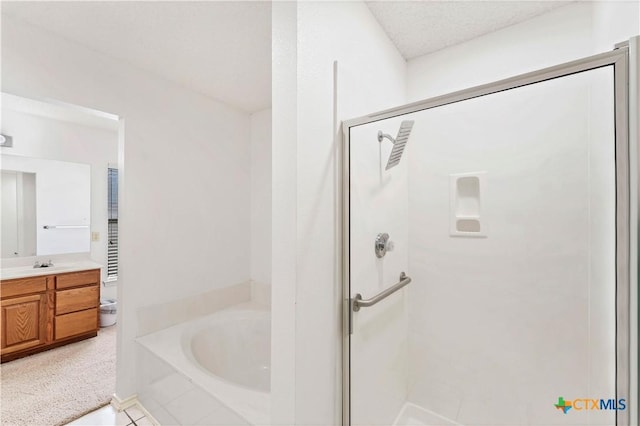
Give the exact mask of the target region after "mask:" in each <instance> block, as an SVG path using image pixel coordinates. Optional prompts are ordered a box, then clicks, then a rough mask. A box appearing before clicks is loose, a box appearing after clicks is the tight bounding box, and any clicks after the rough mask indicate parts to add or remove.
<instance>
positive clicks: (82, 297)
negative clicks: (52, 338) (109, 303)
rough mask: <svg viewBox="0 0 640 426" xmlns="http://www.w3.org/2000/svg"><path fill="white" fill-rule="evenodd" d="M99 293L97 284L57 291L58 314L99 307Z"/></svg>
mask: <svg viewBox="0 0 640 426" xmlns="http://www.w3.org/2000/svg"><path fill="white" fill-rule="evenodd" d="M98 293H99V289H98V286H97V285H93V286H89V287H80V288H72V289H70V290H58V291H56V315H61V314H68V313H69V312H76V311H82V310H84V309H88V308H95V307H97V306H98Z"/></svg>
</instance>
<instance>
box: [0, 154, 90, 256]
mask: <svg viewBox="0 0 640 426" xmlns="http://www.w3.org/2000/svg"><path fill="white" fill-rule="evenodd" d="M0 159H1V161H2V175H1V179H2V217H1V218H0V221H1V223H2V241H1V243H2V258H10V257H25V256H36V255H37V256H42V255H53V254H64V253H84V252H89V251H90V244H91V242H90V234H91V228H90V217H91V168H90V167H89V165H87V164H79V163H70V162H66V161H56V160H45V159H40V158H31V157H22V156H14V155H4V154H3V155H1V156H0Z"/></svg>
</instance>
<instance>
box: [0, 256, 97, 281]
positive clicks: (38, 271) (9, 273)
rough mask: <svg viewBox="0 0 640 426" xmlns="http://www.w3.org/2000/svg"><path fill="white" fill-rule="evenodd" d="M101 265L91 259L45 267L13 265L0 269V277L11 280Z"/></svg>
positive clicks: (87, 268)
mask: <svg viewBox="0 0 640 426" xmlns="http://www.w3.org/2000/svg"><path fill="white" fill-rule="evenodd" d="M100 268H102V265H101V264H99V263H96V262H93V261H91V260H81V261H73V262H60V263H54V265H53V266H49V267H47V268H34V267H33V266H14V267H9V268H2V269H0V279H3V280H12V279H15V278H26V277H35V276H39V275H51V274H64V273H66V272H78V271H87V270H90V269H100Z"/></svg>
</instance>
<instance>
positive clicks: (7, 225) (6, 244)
mask: <svg viewBox="0 0 640 426" xmlns="http://www.w3.org/2000/svg"><path fill="white" fill-rule="evenodd" d="M1 180H2V257H3V258H7V257H19V256H35V255H36V215H35V212H36V174H35V173H25V172H20V171H17V170H2V177H1Z"/></svg>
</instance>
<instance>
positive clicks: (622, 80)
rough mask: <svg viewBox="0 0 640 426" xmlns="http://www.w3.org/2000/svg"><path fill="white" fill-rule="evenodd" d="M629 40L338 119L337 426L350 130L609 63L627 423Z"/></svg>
mask: <svg viewBox="0 0 640 426" xmlns="http://www.w3.org/2000/svg"><path fill="white" fill-rule="evenodd" d="M628 64H629V43H627V42H624V43H620V44H618V45H616V48H615V49H614V50H612V51H610V52H606V53H602V54H598V55H594V56H589V57H587V58H583V59H579V60H575V61H571V62H567V63H564V64H560V65H556V66H552V67H549V68H544V69H541V70H538V71H533V72H529V73H526V74H522V75H519V76H515V77H511V78H507V79H504V80H499V81H496V82H493V83H489V84H485V85H481V86H476V87H472V88H469V89H465V90H461V91H457V92H453V93H450V94H446V95H442V96H437V97H434V98H430V99H426V100H422V101H418V102H413V103H410V104H406V105H403V106H400V107H397V108H392V109H388V110H384V111H380V112H376V113H373V114H369V115H366V116H363V117H358V118H354V119H350V120H346V121H343V122H342V132H343V152H342V173H343V174H342V188H341V191H342V197H341V198H342V247H341V254H342V256H341V258H342V305H343V306H342V424H343V426H348V425H351V409H350V399H351V373H350V365H351V356H350V353H351V347H350V335H351V331H352V328H351V318H352V312H351V309H352V307H351V301H350V299H351V282H350V260H351V259H350V184H351V182H350V148H351V141H350V129H351V128H352V127H356V126H361V125H364V124H369V123H374V122H376V121H380V120H385V119H388V118H393V117H398V116H402V115H405V114H410V113H414V112H418V111H424V110H427V109H431V108H437V107H439V106H444V105H449V104H453V103H456V102H461V101H465V100H469V99H473V98H477V97H481V96H486V95H490V94H494V93H498V92H502V91H506V90H511V89H516V88H519V87H524V86H528V85H531V84H536V83H541V82H544V81H547V80H552V79H556V78H562V77H566V76H570V75H573V74H577V73H581V72H586V71H590V70H594V69H597V68H603V67H607V66H613V74H614V123H615V167H616V207H615V209H616V215H615V217H616V245H615V246H616V281H615V287H616V356H615V358H616V400H617V399H618V398H627V404H628V406H627V409H626V410H623V411H617V410H616V425H617V426H628V425H629V424H630V421H631V420H630V419H631V417H630V409H631V407H634V403H632V401H630V400H629V399H630V397H631V396H632V395H631V394H630V390H631V389H630V386H631V382H630V372H631V369H630V367H631V366H630V349H631V348H630V328H631V325H630V314H631V307H630V268H631V264H630V261H631V259H630V252H631V246H630V244H631V240H630V229H631V226H630V216H631V211H630V188H631V181H630V178H631V175H630V157H629V151H630V147H629V92H628V88H629V68H628V67H629V65H628Z"/></svg>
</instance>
